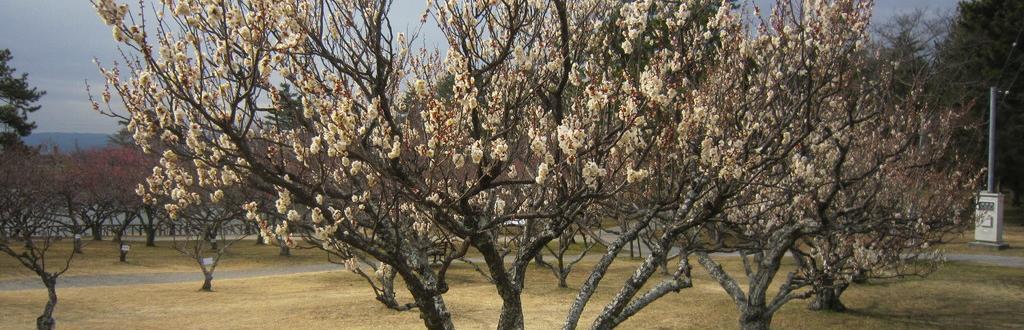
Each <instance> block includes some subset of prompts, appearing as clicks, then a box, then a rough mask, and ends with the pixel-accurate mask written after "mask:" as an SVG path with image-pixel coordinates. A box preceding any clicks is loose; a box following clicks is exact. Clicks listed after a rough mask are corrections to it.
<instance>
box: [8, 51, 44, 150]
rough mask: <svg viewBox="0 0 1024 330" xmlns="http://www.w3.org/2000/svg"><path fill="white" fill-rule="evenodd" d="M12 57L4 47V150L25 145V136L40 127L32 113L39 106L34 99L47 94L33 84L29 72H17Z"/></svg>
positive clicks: (36, 99)
mask: <svg viewBox="0 0 1024 330" xmlns="http://www.w3.org/2000/svg"><path fill="white" fill-rule="evenodd" d="M12 58H13V57H12V56H11V51H10V50H8V49H3V50H0V150H5V149H10V148H12V147H18V146H22V142H21V138H22V137H24V136H27V135H29V134H30V133H32V129H34V128H36V124H35V123H34V122H31V121H29V120H28V114H29V113H31V112H34V111H36V110H39V106H38V105H34V103H36V101H38V100H39V98H40V97H42V96H43V94H46V92H44V91H39V90H36V88H35V87H31V86H29V84H28V74H26V73H22V74H21V76H17V75H15V73H14V72H15V69H14V68H13V67H10V66H9V65H8V64H7V62H8V61H10V60H11V59H12Z"/></svg>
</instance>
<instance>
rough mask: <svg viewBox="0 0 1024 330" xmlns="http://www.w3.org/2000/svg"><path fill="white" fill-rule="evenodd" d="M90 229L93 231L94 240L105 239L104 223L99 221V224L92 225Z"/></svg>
mask: <svg viewBox="0 0 1024 330" xmlns="http://www.w3.org/2000/svg"><path fill="white" fill-rule="evenodd" d="M89 230H90V231H92V240H94V241H102V240H103V225H102V224H99V223H97V224H94V225H92V226H89Z"/></svg>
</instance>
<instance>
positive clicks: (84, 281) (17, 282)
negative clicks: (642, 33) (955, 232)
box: [0, 254, 1024, 291]
mask: <svg viewBox="0 0 1024 330" xmlns="http://www.w3.org/2000/svg"><path fill="white" fill-rule="evenodd" d="M718 255H720V256H736V255H735V254H732V255H730V254H718ZM588 258H597V256H596V255H592V256H588ZM471 259H473V258H471ZM946 260H948V261H956V262H969V263H978V264H988V265H995V266H1001V267H1013V268H1024V257H1010V256H994V255H982V254H948V255H946ZM472 261H473V262H482V260H472ZM341 269H344V267H342V266H340V265H335V264H317V265H302V266H292V267H273V268H258V269H247V270H222V271H218V272H216V273H215V274H214V278H215V279H216V280H227V279H239V278H251V277H260V276H280V275H293V274H304V273H314V272H325V271H332V270H341ZM202 281H203V274H202V273H200V272H198V271H196V272H168V273H148V274H115V275H78V276H62V277H60V278H59V279H58V283H57V287H58V288H83V287H95V286H120V285H139V284H163V283H185V282H197V283H198V282H202ZM42 288H43V284H42V283H41V282H40V281H39V279H38V278H36V277H25V278H18V279H10V280H0V291H14V290H34V289H42Z"/></svg>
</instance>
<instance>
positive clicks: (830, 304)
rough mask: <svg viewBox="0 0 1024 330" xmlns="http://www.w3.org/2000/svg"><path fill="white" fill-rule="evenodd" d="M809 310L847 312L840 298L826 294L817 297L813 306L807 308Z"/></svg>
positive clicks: (812, 302)
mask: <svg viewBox="0 0 1024 330" xmlns="http://www.w3.org/2000/svg"><path fill="white" fill-rule="evenodd" d="M807 309H810V310H812V311H832V312H844V311H846V305H843V302H842V301H841V300H839V296H837V295H832V294H824V295H818V296H817V297H815V298H814V300H812V301H811V304H810V305H809V306H807Z"/></svg>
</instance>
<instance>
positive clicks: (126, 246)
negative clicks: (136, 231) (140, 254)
mask: <svg viewBox="0 0 1024 330" xmlns="http://www.w3.org/2000/svg"><path fill="white" fill-rule="evenodd" d="M131 249H132V246H131V245H128V244H125V245H121V251H124V252H128V250H131Z"/></svg>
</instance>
